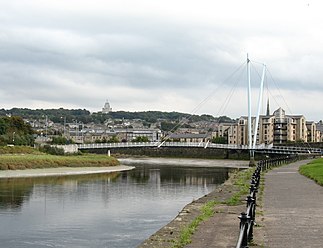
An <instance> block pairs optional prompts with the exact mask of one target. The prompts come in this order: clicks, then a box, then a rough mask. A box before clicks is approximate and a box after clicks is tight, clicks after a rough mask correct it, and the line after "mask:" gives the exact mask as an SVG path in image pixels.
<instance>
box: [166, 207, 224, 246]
mask: <svg viewBox="0 0 323 248" xmlns="http://www.w3.org/2000/svg"><path fill="white" fill-rule="evenodd" d="M218 203H219V202H217V201H209V202H207V203H205V204H204V205H203V206H202V208H201V214H200V215H199V216H198V217H196V218H195V219H194V220H193V221H192V222H191V223H190V224H189V225H188V226H187V227H185V228H184V229H183V230H182V231H181V233H180V237H179V239H178V240H177V241H175V243H174V245H173V246H172V248H182V247H184V246H185V245H187V244H189V243H191V242H192V240H191V238H192V235H193V233H194V232H195V230H196V229H197V227H198V226H199V225H200V223H201V222H203V221H205V220H207V219H208V218H210V217H212V216H213V215H214V206H215V205H217V204H218Z"/></svg>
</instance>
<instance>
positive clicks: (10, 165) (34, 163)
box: [0, 147, 119, 170]
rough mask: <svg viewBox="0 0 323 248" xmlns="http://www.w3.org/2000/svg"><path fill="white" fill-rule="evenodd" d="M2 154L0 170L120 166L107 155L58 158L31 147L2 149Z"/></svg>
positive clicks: (0, 151)
mask: <svg viewBox="0 0 323 248" xmlns="http://www.w3.org/2000/svg"><path fill="white" fill-rule="evenodd" d="M0 154H1V155H0V170H23V169H35V168H55V167H85V166H93V167H94V166H97V167H100V166H102V167H103V166H116V165H119V161H118V160H117V159H116V158H113V157H108V156H107V155H96V154H84V155H70V156H56V155H49V154H45V153H41V152H40V151H38V150H37V149H34V148H31V147H1V148H0Z"/></svg>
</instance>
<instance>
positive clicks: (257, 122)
mask: <svg viewBox="0 0 323 248" xmlns="http://www.w3.org/2000/svg"><path fill="white" fill-rule="evenodd" d="M265 73H266V65H265V64H263V68H262V76H261V83H260V91H259V98H258V111H257V116H256V125H255V129H254V132H253V133H254V136H253V144H252V149H253V150H254V149H255V148H256V141H257V133H258V125H259V116H260V109H261V103H262V93H263V89H264V80H265Z"/></svg>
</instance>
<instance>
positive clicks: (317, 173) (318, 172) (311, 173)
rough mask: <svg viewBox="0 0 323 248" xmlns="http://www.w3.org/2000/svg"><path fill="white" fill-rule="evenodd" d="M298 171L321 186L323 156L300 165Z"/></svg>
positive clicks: (322, 180) (322, 183) (322, 181)
mask: <svg viewBox="0 0 323 248" xmlns="http://www.w3.org/2000/svg"><path fill="white" fill-rule="evenodd" d="M299 172H300V173H301V174H302V175H304V176H306V177H308V178H310V179H312V180H314V181H315V182H317V183H318V184H320V185H322V186H323V158H319V159H316V160H314V161H312V162H310V163H308V164H306V165H302V166H301V167H300V168H299Z"/></svg>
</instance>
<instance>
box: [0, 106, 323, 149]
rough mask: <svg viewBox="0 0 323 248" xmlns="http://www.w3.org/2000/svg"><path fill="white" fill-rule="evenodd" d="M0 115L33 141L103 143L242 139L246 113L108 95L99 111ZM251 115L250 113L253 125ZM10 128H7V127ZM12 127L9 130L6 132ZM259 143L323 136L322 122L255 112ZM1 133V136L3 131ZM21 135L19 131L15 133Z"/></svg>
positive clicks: (16, 140)
mask: <svg viewBox="0 0 323 248" xmlns="http://www.w3.org/2000/svg"><path fill="white" fill-rule="evenodd" d="M0 116H2V118H4V117H6V118H10V117H11V116H12V117H13V116H19V117H21V118H22V119H23V120H24V122H25V123H28V124H29V125H30V127H31V129H32V131H33V136H34V139H35V142H36V143H62V144H65V143H107V142H133V141H137V142H148V141H150V142H152V141H154V142H155V141H157V142H158V141H162V140H165V139H167V140H170V141H181V142H206V141H211V142H213V143H222V144H237V145H246V144H247V143H248V134H247V128H248V123H247V122H248V118H247V117H245V116H241V117H240V118H237V119H231V118H229V117H227V116H220V117H213V116H211V115H190V114H185V113H178V112H160V111H147V112H126V111H115V112H114V111H112V108H111V107H110V104H109V102H108V101H107V102H106V103H105V104H104V107H103V108H102V111H99V112H94V113H90V111H88V110H85V109H83V110H82V109H76V110H68V109H63V108H60V109H38V110H31V109H19V108H13V109H10V110H4V109H2V110H0ZM255 121H256V118H252V128H253V127H254V125H255ZM10 130H11V131H10ZM8 132H9V133H6V134H5V133H4V132H2V133H1V136H2V138H1V143H2V144H4V143H7V144H23V140H22V138H21V137H19V133H18V132H16V131H15V130H14V129H9V131H8ZM10 132H11V133H10ZM258 134H259V135H258V137H257V143H258V144H272V143H275V144H286V143H297V142H322V141H323V123H322V121H319V122H318V123H315V122H314V121H307V120H306V118H305V116H304V115H288V114H286V113H285V111H284V110H283V109H282V108H279V109H277V110H275V111H274V112H273V113H270V110H269V104H268V106H267V112H266V114H265V115H261V116H260V118H259V126H258ZM4 135H6V138H5V137H3V136H4ZM20 136H21V135H20Z"/></svg>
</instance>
